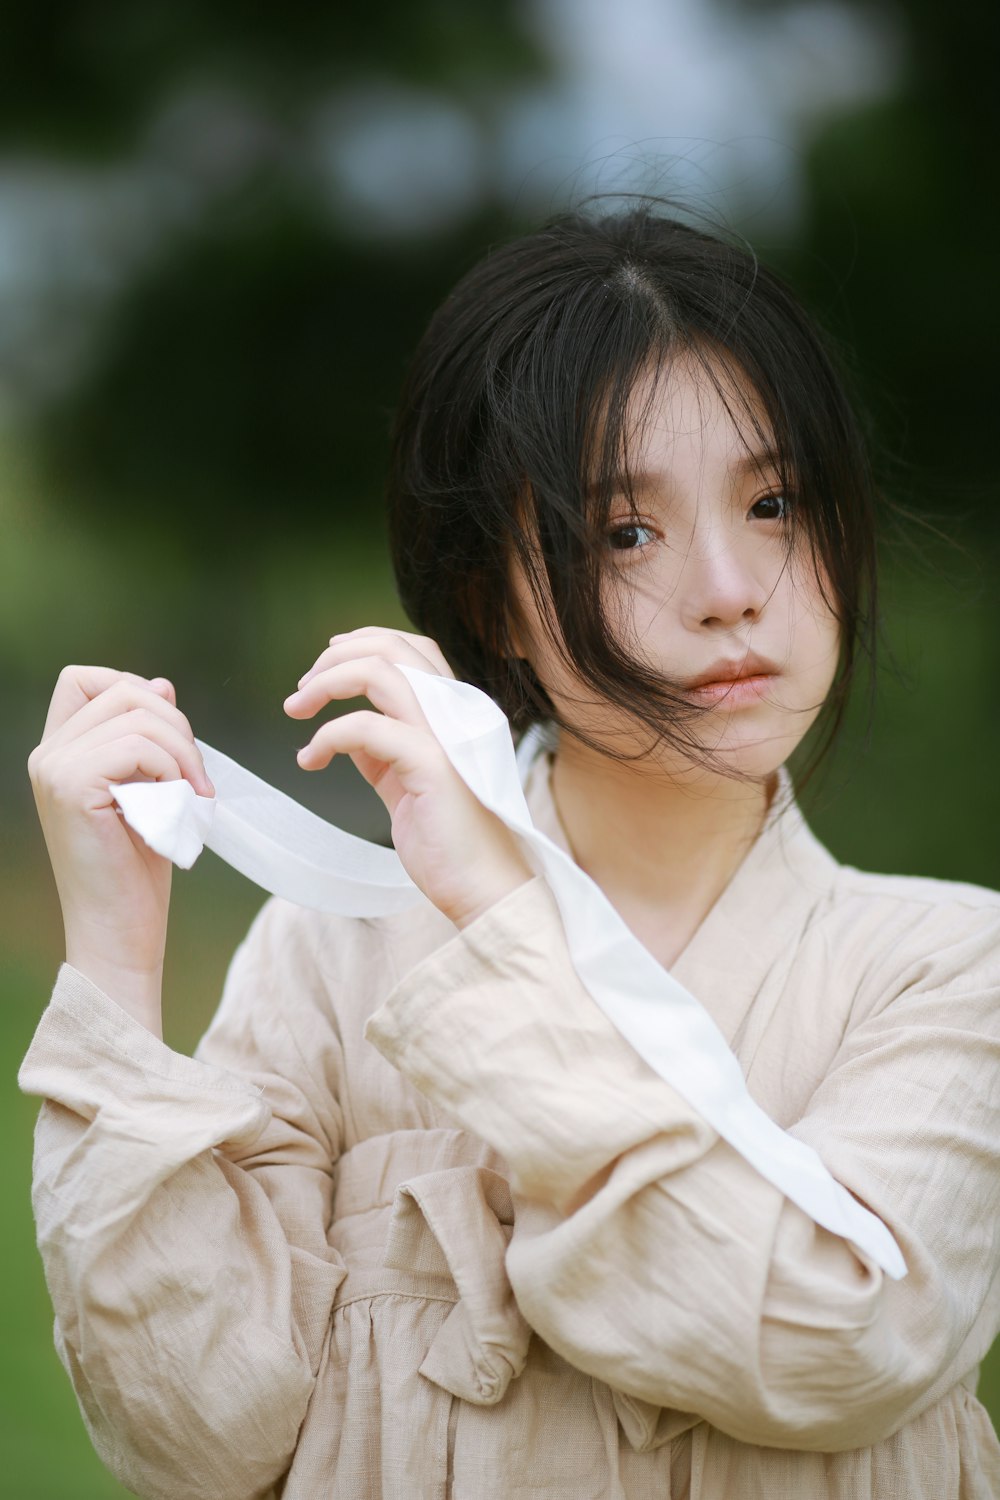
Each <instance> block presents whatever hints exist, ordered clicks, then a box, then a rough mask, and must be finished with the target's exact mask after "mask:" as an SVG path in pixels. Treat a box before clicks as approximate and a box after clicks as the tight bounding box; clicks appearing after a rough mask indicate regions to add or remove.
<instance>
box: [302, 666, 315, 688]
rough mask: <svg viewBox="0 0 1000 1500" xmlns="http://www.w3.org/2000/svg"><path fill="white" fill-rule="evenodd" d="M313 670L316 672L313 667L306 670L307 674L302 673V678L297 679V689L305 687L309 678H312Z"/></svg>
mask: <svg viewBox="0 0 1000 1500" xmlns="http://www.w3.org/2000/svg"><path fill="white" fill-rule="evenodd" d="M315 670H316V668H315V667H310V668H309V670H308V672H303V673H302V676H301V677H300V678H299V687H305V685H306V683H307V682H308V681H309V679H310V677H312V676H313V674H314V672H315Z"/></svg>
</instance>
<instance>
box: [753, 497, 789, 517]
mask: <svg viewBox="0 0 1000 1500" xmlns="http://www.w3.org/2000/svg"><path fill="white" fill-rule="evenodd" d="M790 509H791V502H790V501H789V499H788V497H787V495H781V494H777V495H762V496H761V497H760V499H759V500H757V501H755V502H754V504H753V505H751V507H750V514H751V515H752V516H753V517H754V519H755V520H758V521H784V520H786V519H787V517H788V512H789V510H790Z"/></svg>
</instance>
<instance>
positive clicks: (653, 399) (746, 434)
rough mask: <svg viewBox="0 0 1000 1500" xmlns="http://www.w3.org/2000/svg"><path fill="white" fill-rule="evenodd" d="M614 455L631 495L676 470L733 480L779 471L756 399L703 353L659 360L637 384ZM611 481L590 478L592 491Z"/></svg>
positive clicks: (736, 375)
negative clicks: (719, 473)
mask: <svg viewBox="0 0 1000 1500" xmlns="http://www.w3.org/2000/svg"><path fill="white" fill-rule="evenodd" d="M618 450H619V451H618V460H617V463H616V471H617V474H616V478H618V479H620V480H622V481H624V482H625V483H626V484H627V485H628V486H629V487H632V488H641V487H642V486H643V485H644V484H648V483H650V482H652V481H654V480H656V479H657V478H659V477H664V476H669V473H670V472H671V471H672V470H674V469H676V468H681V469H690V468H691V467H692V466H698V467H706V466H709V467H713V468H724V469H725V470H726V471H727V472H729V473H731V474H732V475H733V476H734V477H736V478H739V477H742V476H743V475H744V474H748V473H750V474H752V473H759V472H761V471H762V470H767V471H773V470H775V469H777V468H779V467H780V454H779V451H778V444H777V443H776V441H775V438H774V432H773V428H772V426H771V423H770V420H769V418H768V415H767V411H766V409H765V406H764V402H763V401H762V399H761V397H760V395H759V393H758V392H757V391H756V390H755V388H754V386H753V385H752V384H751V382H750V381H749V380H748V379H747V378H746V377H745V376H744V375H743V374H742V372H740V371H739V370H737V369H734V368H733V367H732V365H731V364H730V363H727V362H724V361H723V360H722V359H720V358H713V357H712V356H710V355H704V354H701V353H698V354H694V353H687V352H685V353H683V354H680V355H678V356H677V357H676V358H671V359H668V360H662V361H660V362H659V364H658V365H657V366H656V367H655V368H652V369H646V370H644V371H643V372H642V373H641V374H640V375H639V376H638V377H637V379H636V381H635V382H634V384H633V386H632V390H631V393H630V395H629V399H628V402H627V404H626V406H625V409H624V414H623V421H622V423H621V431H620V433H619V434H618ZM604 452H605V453H606V452H607V448H606V447H605V448H604ZM609 477H610V476H609V475H608V474H607V473H605V474H604V475H600V474H597V475H595V484H594V485H593V486H591V488H592V489H595V488H602V487H603V486H604V485H606V484H607V481H608V478H609Z"/></svg>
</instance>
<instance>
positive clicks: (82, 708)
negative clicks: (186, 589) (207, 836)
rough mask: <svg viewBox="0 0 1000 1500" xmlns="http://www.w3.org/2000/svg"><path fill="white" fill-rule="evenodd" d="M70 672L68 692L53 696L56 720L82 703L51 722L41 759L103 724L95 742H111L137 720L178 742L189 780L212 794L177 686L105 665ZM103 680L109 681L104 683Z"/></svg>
mask: <svg viewBox="0 0 1000 1500" xmlns="http://www.w3.org/2000/svg"><path fill="white" fill-rule="evenodd" d="M67 673H68V674H71V675H69V676H68V677H67V680H66V681H65V682H63V677H64V676H66V675H67V674H60V683H59V685H58V688H62V689H63V691H62V692H61V694H60V698H59V702H58V704H57V703H56V695H55V694H54V695H53V706H52V707H51V708H50V711H49V718H50V720H53V719H54V718H56V717H57V716H59V715H61V714H62V713H64V712H65V711H66V710H67V708H69V707H71V706H72V703H73V702H76V703H77V704H78V706H77V708H76V710H75V711H74V712H73V713H71V714H70V716H69V718H65V719H64V720H63V722H62V723H61V724H59V726H58V727H57V728H54V729H51V730H49V725H48V724H47V725H46V729H47V730H49V732H47V733H46V735H45V736H44V738H43V739H42V741H41V742H40V744H39V745H38V747H37V749H36V750H35V752H34V760H35V761H36V762H39V761H44V760H47V759H48V757H49V756H50V755H53V754H56V753H57V752H59V751H62V750H65V749H66V747H67V746H70V745H75V744H76V743H78V742H80V741H81V740H86V738H87V736H88V735H90V734H92V732H93V731H94V730H95V729H97V728H99V727H101V726H103V727H104V728H105V730H106V732H105V733H102V734H100V735H99V736H98V737H97V739H96V740H95V741H94V743H106V742H107V741H108V740H109V739H112V738H114V737H115V736H117V735H119V734H121V733H122V729H123V726H125V732H129V731H130V728H131V726H132V725H137V726H139V729H140V732H142V733H145V734H148V735H150V736H151V737H152V738H154V739H156V738H161V739H164V740H165V742H166V743H168V744H170V745H171V746H173V747H174V748H175V750H176V754H177V759H178V761H179V762H180V764H181V765H182V766H183V767H184V775H185V777H186V779H187V780H189V781H190V782H191V783H192V785H193V786H194V787H195V790H196V791H200V792H201V793H202V795H204V796H212V795H213V789H212V785H211V782H210V780H209V777H208V775H207V773H206V771H205V766H204V761H203V759H202V755H201V751H200V750H199V749H198V747H197V745H196V744H195V743H194V732H193V730H192V728H191V725H190V723H189V722H188V719H187V717H186V715H185V714H183V713H181V711H180V710H179V709H178V708H177V707H176V706H175V704H174V703H173V701H172V699H173V688H172V687H171V685H170V684H169V683H168V682H166V681H165V679H162V678H161V679H154V681H157V682H159V683H161V684H162V686H161V687H159V688H157V687H154V686H151V685H150V684H149V683H148V682H147V681H146V680H145V679H144V678H139V677H136V676H135V675H134V674H133V673H115V672H112V671H110V669H109V668H106V667H95V668H68V669H67ZM109 678H110V682H109V681H108V679H109ZM102 682H105V683H107V684H108V685H107V686H105V687H103V688H101V686H100V685H101V683H102ZM58 688H57V690H58ZM136 716H139V717H138V718H137V717H136Z"/></svg>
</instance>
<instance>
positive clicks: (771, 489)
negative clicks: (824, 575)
mask: <svg viewBox="0 0 1000 1500" xmlns="http://www.w3.org/2000/svg"><path fill="white" fill-rule="evenodd" d="M652 379H653V377H652V376H650V377H646V378H644V379H643V380H642V381H640V382H639V384H638V386H637V389H636V392H635V408H636V411H637V412H645V411H647V410H648V413H649V415H648V417H647V419H646V420H645V421H644V422H643V423H642V424H641V428H640V431H639V435H638V436H637V437H636V438H635V439H634V440H633V442H632V443H631V444H630V451H629V469H630V472H631V474H632V492H633V496H634V504H635V512H632V511H631V510H630V507H629V503H628V501H627V499H626V498H625V497H624V495H622V496H620V497H616V499H615V500H614V501H613V503H612V508H611V516H610V521H609V529H608V532H607V535H606V543H607V547H608V554H609V579H608V591H607V594H606V604H605V608H606V613H607V617H608V619H609V620H610V621H611V622H612V624H613V625H614V627H615V629H616V632H617V634H618V635H619V638H620V640H621V641H622V644H623V645H624V646H625V647H626V649H628V650H629V651H630V653H631V654H633V655H637V656H639V657H640V658H641V659H643V660H644V661H645V662H646V663H647V664H648V665H650V666H652V667H653V668H654V669H655V670H657V671H658V672H660V673H662V675H663V677H664V678H667V679H669V680H670V681H671V683H673V684H676V685H677V687H678V688H679V690H680V691H681V693H682V694H683V696H684V697H686V698H687V699H688V700H689V701H690V702H691V703H695V704H700V705H702V706H703V707H704V708H705V709H706V710H707V711H706V712H705V713H704V714H703V715H702V716H701V717H699V718H698V719H696V720H694V721H692V722H691V724H690V725H689V728H690V732H691V733H693V734H694V736H695V737H696V738H697V741H698V743H699V744H701V745H702V746H703V747H704V749H705V750H707V751H709V752H711V753H712V754H713V755H714V756H716V757H718V758H719V760H720V761H721V763H722V764H723V765H724V766H726V767H727V769H731V770H732V771H736V772H742V773H743V774H746V775H751V776H766V775H769V774H770V773H771V772H773V771H774V770H775V769H776V768H777V767H778V766H779V765H781V764H782V763H783V762H784V761H785V760H787V758H788V756H789V755H790V754H791V752H792V751H793V750H794V749H795V747H796V745H797V744H798V743H799V741H800V740H801V739H802V737H803V736H804V735H805V733H806V731H807V730H808V729H809V727H810V725H811V724H812V723H813V721H814V720H815V718H816V716H817V714H818V713H819V710H820V708H821V706H822V704H823V700H824V699H825V697H826V695H827V693H828V691H829V689H830V686H831V683H832V682H833V678H834V675H835V673H836V668H837V660H838V654H839V636H840V632H839V626H838V623H837V620H836V618H835V616H834V615H833V613H832V612H831V610H830V608H829V606H828V605H827V603H826V602H825V600H824V598H823V592H822V589H821V586H820V582H819V580H818V579H817V577H816V574H815V569H814V565H813V562H812V556H811V553H810V549H809V545H808V541H807V540H806V538H805V536H804V535H801V537H800V540H799V541H798V542H797V543H796V546H795V548H794V549H791V550H790V548H789V532H788V529H787V525H788V523H787V520H786V516H787V513H788V509H789V507H790V505H791V504H793V503H794V501H792V500H790V499H789V498H787V497H786V496H784V495H783V494H782V493H781V490H780V487H779V485H778V475H777V471H776V469H775V465H774V462H773V459H772V458H770V457H769V455H768V454H767V452H766V451H765V449H766V436H767V424H766V422H765V421H764V419H763V413H762V412H761V411H757V410H755V412H754V416H755V417H757V418H758V419H759V425H760V428H761V433H762V434H763V436H761V435H760V434H759V433H758V432H756V431H755V430H754V424H753V422H752V421H751V420H750V419H749V417H748V418H747V420H746V423H745V427H744V428H743V430H741V425H738V421H739V417H740V416H741V414H742V413H743V411H744V409H745V405H746V402H745V398H744V399H743V402H742V405H741V399H740V396H739V393H737V392H735V391H734V390H733V388H732V385H731V383H730V384H729V387H728V389H727V385H726V381H725V377H723V376H721V375H719V376H718V380H719V384H721V385H722V388H723V390H724V391H726V394H727V396H729V397H730V399H729V401H728V403H727V401H726V400H724V399H723V397H722V396H721V395H720V393H719V391H718V390H717V389H716V385H715V383H714V382H713V381H712V380H711V379H710V378H709V377H708V375H707V373H706V371H705V370H704V369H703V368H702V367H701V366H700V365H699V364H698V363H697V362H696V361H691V360H678V361H677V362H676V363H675V364H674V365H673V366H672V367H671V368H670V369H669V370H668V371H667V372H666V373H665V374H664V375H662V376H661V378H660V380H659V381H658V382H657V384H656V385H655V387H653V386H651V384H650V382H651V381H652ZM650 401H651V404H650V405H648V407H647V402H650ZM730 409H731V410H730ZM514 587H515V598H516V601H517V604H518V608H519V612H520V616H521V621H522V625H523V628H521V629H519V631H518V641H519V646H520V648H521V651H522V654H523V655H524V656H526V657H527V658H528V660H529V661H530V663H531V665H532V667H533V668H534V670H535V672H536V674H537V675H538V677H539V678H540V680H541V682H542V683H543V684H544V686H545V687H546V689H547V690H548V693H549V695H550V697H551V698H552V700H553V702H554V704H555V705H556V707H557V708H558V709H559V710H560V712H561V713H562V714H563V716H564V718H565V720H566V722H567V723H568V724H570V725H572V726H574V727H579V728H581V729H583V730H584V731H585V732H586V733H587V734H589V735H590V736H591V737H592V738H593V739H595V740H597V741H598V742H599V743H602V744H607V745H608V747H609V748H628V749H632V750H634V747H635V743H636V725H635V723H634V722H633V721H629V720H628V719H627V718H626V716H625V715H624V714H622V713H621V712H620V711H618V710H616V709H612V708H610V707H609V706H608V705H607V704H605V703H598V702H596V701H595V700H594V697H593V693H592V691H591V690H589V689H588V688H586V687H585V686H583V685H582V684H581V683H580V680H579V679H578V678H577V677H576V675H575V674H574V672H573V671H572V669H571V667H570V665H569V663H568V660H567V656H566V653H565V652H564V651H560V650H559V647H558V644H557V643H556V642H554V641H553V640H552V637H551V634H550V632H548V631H546V630H545V629H544V628H543V626H542V623H541V620H540V618H539V615H538V610H537V608H536V606H535V604H534V602H533V600H532V598H531V595H530V591H529V590H528V588H527V585H526V582H525V580H524V578H523V576H521V575H519V574H516V575H515V579H514ZM652 758H653V759H655V761H656V763H657V765H658V766H660V767H662V768H663V769H665V770H667V771H668V773H669V774H671V775H672V776H683V775H684V774H685V772H686V771H688V770H689V769H690V762H689V761H686V760H685V759H684V758H683V757H681V756H680V754H679V752H678V751H677V750H671V749H669V748H664V747H660V748H658V749H657V750H656V752H655V754H654V756H653V757H652Z"/></svg>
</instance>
